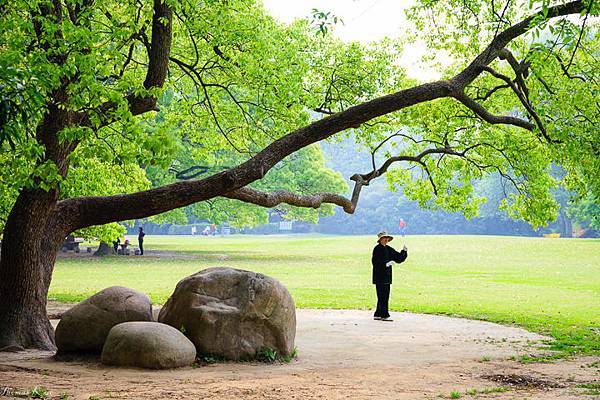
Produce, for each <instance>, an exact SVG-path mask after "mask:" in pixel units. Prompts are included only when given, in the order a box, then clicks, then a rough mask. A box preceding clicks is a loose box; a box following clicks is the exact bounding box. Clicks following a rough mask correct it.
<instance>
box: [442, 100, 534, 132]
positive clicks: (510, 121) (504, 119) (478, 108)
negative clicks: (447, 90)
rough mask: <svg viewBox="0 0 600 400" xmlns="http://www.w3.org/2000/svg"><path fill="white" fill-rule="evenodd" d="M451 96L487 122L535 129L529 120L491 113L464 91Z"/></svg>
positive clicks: (530, 129) (529, 129)
mask: <svg viewBox="0 0 600 400" xmlns="http://www.w3.org/2000/svg"><path fill="white" fill-rule="evenodd" d="M452 97H454V98H455V99H456V100H458V101H460V102H461V103H462V104H463V105H464V106H465V107H467V108H468V109H470V110H471V111H473V112H474V113H475V114H477V116H479V117H480V118H481V119H483V120H484V121H485V122H487V123H489V124H492V125H497V124H503V125H513V126H518V127H519V128H523V129H527V130H528V131H533V130H534V129H535V125H534V124H532V123H531V122H529V121H525V120H524V119H521V118H516V117H511V116H510V115H503V116H498V115H493V114H491V113H490V112H489V111H488V110H486V109H485V108H484V107H483V106H482V105H481V104H479V103H477V102H476V101H475V100H473V99H472V98H470V97H469V96H467V95H466V94H464V93H455V94H454V95H453V96H452Z"/></svg>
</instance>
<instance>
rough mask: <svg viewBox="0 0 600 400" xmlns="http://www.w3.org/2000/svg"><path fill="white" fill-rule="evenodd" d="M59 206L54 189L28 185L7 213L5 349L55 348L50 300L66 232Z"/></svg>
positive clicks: (0, 300) (1, 328)
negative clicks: (57, 215)
mask: <svg viewBox="0 0 600 400" xmlns="http://www.w3.org/2000/svg"><path fill="white" fill-rule="evenodd" d="M55 208H56V193H55V192H53V191H51V192H45V191H42V190H33V191H30V190H24V191H22V192H21V194H20V195H19V197H18V198H17V201H16V203H15V206H14V207H13V209H12V211H11V213H10V215H9V217H8V220H7V223H6V227H5V230H4V238H3V240H2V252H1V254H2V257H1V258H0V349H6V350H10V349H13V350H18V349H20V348H37V349H45V350H54V349H55V348H56V347H55V345H54V329H53V328H52V325H50V321H49V320H48V317H47V315H46V299H47V295H48V288H49V286H50V281H51V278H52V270H53V268H54V261H55V260H56V253H57V251H58V247H59V245H60V243H61V242H62V241H63V240H64V236H65V235H64V234H63V233H61V229H60V227H59V226H57V225H56V223H55V221H56V218H55Z"/></svg>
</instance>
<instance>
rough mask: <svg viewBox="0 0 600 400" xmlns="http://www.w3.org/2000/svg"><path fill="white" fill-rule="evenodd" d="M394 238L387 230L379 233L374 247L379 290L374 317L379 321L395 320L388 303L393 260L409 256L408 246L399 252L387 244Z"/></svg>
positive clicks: (375, 280)
mask: <svg viewBox="0 0 600 400" xmlns="http://www.w3.org/2000/svg"><path fill="white" fill-rule="evenodd" d="M393 239H394V238H393V237H392V236H390V235H388V234H387V233H386V232H379V233H378V234H377V246H375V248H374V249H373V256H372V257H371V263H372V264H373V284H375V289H376V290H377V309H376V310H375V316H374V319H375V320H378V321H393V320H392V319H391V318H390V313H389V310H388V303H389V300H390V285H391V284H392V262H394V261H395V262H397V263H401V262H403V261H404V260H406V257H408V249H407V248H406V246H404V248H403V249H402V251H400V252H399V253H398V252H397V251H396V250H394V249H393V248H392V247H391V246H388V245H387V244H388V243H389V242H390V241H392V240H393Z"/></svg>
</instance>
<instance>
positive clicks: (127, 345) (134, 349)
mask: <svg viewBox="0 0 600 400" xmlns="http://www.w3.org/2000/svg"><path fill="white" fill-rule="evenodd" d="M195 359H196V347H195V346H194V344H193V343H192V342H190V340H189V339H188V338H186V337H185V336H184V335H183V333H181V332H179V331H178V330H177V329H175V328H173V327H171V326H169V325H165V324H161V323H159V322H124V323H122V324H119V325H116V326H114V327H113V328H112V329H111V330H110V332H109V334H108V337H107V338H106V343H104V348H103V349H102V356H101V361H102V363H103V364H107V365H119V366H128V367H140V368H151V369H167V368H179V367H185V366H190V365H192V363H193V362H194V360H195Z"/></svg>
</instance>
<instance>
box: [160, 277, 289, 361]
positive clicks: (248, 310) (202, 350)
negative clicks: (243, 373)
mask: <svg viewBox="0 0 600 400" xmlns="http://www.w3.org/2000/svg"><path fill="white" fill-rule="evenodd" d="M158 320H159V322H163V323H165V324H169V325H171V326H173V327H175V328H177V329H179V330H181V331H182V332H183V333H184V334H185V335H186V336H187V337H188V338H190V340H191V341H192V342H193V343H194V345H196V349H197V350H198V353H199V354H203V355H214V356H220V357H225V358H228V359H231V360H243V359H252V358H255V357H256V356H257V353H258V352H260V351H261V350H263V349H265V348H269V349H272V350H276V351H277V352H278V354H280V355H283V356H288V355H291V354H292V352H293V351H294V339H295V337H296V308H295V306H294V301H293V300H292V297H291V296H290V294H289V292H288V291H287V289H286V288H285V287H284V286H283V285H282V284H281V283H279V281H277V280H275V279H273V278H270V277H268V276H265V275H262V274H257V273H255V272H250V271H243V270H239V269H234V268H222V267H220V268H208V269H205V270H203V271H200V272H198V273H196V274H194V275H191V276H188V277H187V278H184V279H182V280H181V281H179V283H178V284H177V287H176V288H175V292H174V293H173V295H172V296H171V297H170V298H169V300H168V301H167V302H166V304H165V305H164V307H163V308H162V310H161V311H160V314H159V316H158Z"/></svg>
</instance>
